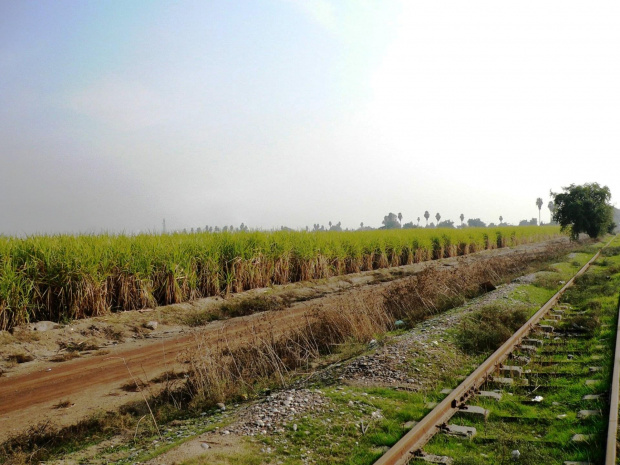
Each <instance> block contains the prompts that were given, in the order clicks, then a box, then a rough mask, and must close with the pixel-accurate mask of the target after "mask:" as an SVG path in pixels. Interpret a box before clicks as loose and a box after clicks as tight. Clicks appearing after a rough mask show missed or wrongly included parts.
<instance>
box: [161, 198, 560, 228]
mask: <svg viewBox="0 0 620 465" xmlns="http://www.w3.org/2000/svg"><path fill="white" fill-rule="evenodd" d="M552 195H555V194H553V193H552ZM535 205H536V207H537V208H538V218H532V219H530V220H527V219H524V220H521V221H519V223H518V224H519V226H537V225H542V224H543V222H542V218H541V210H542V206H543V200H542V198H541V197H538V198H537V199H536V202H535ZM547 208H548V209H549V213H550V222H551V223H556V222H555V220H554V218H555V213H556V205H555V203H554V202H553V201H549V203H548V204H547ZM422 217H423V218H424V220H425V223H424V225H423V226H421V225H420V217H419V216H418V217H417V218H416V219H415V222H414V221H413V220H412V221H408V222H407V223H404V224H403V214H402V213H400V212H399V213H393V212H390V213H388V214H387V215H386V216H384V217H383V221H381V226H380V227H378V228H373V227H372V226H367V225H364V222H361V223H360V226H359V228H352V229H349V228H346V229H343V227H342V222H341V221H338V223H333V222H332V221H329V222H328V223H327V226H325V225H322V224H320V223H315V224H313V225H312V228H310V227H309V226H306V227H305V228H304V229H305V230H306V231H312V232H318V231H354V230H355V231H370V230H374V229H401V228H402V229H415V228H468V227H469V228H486V227H495V226H510V224H509V223H506V222H504V218H503V216H502V215H500V216H499V223H498V224H495V223H489V224H488V225H487V223H485V222H484V221H482V220H481V219H480V218H469V219H467V221H465V215H464V214H463V213H461V214H460V215H459V219H460V220H461V221H460V224H455V222H454V221H452V220H450V219H444V220H443V221H442V216H441V214H440V213H439V212H437V213H435V216H434V218H435V220H436V221H437V223H434V222H432V221H431V222H430V223H429V222H428V220H429V219H430V217H431V214H430V213H429V211H428V210H426V211H425V212H424V214H423V215H422ZM556 224H557V223H556ZM249 230H250V229H249V228H248V226H246V225H245V224H244V223H241V225H240V226H239V227H237V228H235V227H234V226H233V225H230V226H222V227H219V226H208V225H207V226H205V227H204V228H200V227H199V228H196V229H194V228H191V230H190V231H189V233H191V234H194V233H201V232H210V233H217V232H245V231H249ZM280 230H282V231H294V229H293V228H289V227H287V226H281V227H280ZM176 232H178V231H176ZM164 233H165V222H164ZM183 233H186V234H187V233H188V231H187V229H184V230H183Z"/></svg>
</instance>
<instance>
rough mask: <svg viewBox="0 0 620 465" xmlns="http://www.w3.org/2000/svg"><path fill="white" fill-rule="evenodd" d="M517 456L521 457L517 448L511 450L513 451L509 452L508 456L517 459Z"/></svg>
mask: <svg viewBox="0 0 620 465" xmlns="http://www.w3.org/2000/svg"><path fill="white" fill-rule="evenodd" d="M519 457H521V452H519V451H518V450H517V449H515V450H513V451H512V452H511V453H510V458H511V459H512V460H519Z"/></svg>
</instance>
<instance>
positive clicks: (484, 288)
mask: <svg viewBox="0 0 620 465" xmlns="http://www.w3.org/2000/svg"><path fill="white" fill-rule="evenodd" d="M478 288H479V289H480V292H491V291H494V290H495V289H497V288H496V287H495V286H494V285H493V283H492V282H491V281H485V282H483V283H480V285H479V286H478Z"/></svg>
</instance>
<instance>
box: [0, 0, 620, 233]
mask: <svg viewBox="0 0 620 465" xmlns="http://www.w3.org/2000/svg"><path fill="white" fill-rule="evenodd" d="M618 83H620V3H619V2H617V1H599V2H576V1H545V2H540V1H520V2H498V1H485V2H480V1H467V2H463V1H443V2H437V1H425V2H421V1H405V0H403V1H397V0H394V1H387V0H383V1H369V0H348V1H347V0H343V1H336V0H315V1H312V0H308V1H302V0H264V1H250V0H246V1H224V0H222V1H204V0H200V1H181V2H170V1H152V0H148V1H146V0H144V1H139V0H132V1H125V0H121V1H106V2H99V1H94V0H91V1H78V0H71V1H67V0H53V1H52V0H42V1H37V2H34V1H33V2H26V1H18V0H0V233H5V234H24V233H27V234H30V233H35V232H68V231H73V232H99V231H101V230H109V231H123V230H124V231H138V230H155V229H160V228H161V222H162V219H163V218H166V222H167V226H168V228H169V229H182V228H188V229H189V228H190V227H198V226H201V227H204V226H205V225H211V226H214V225H220V226H222V225H224V224H227V225H229V224H234V225H235V226H238V225H239V224H240V223H241V222H245V223H246V224H248V225H250V226H254V227H263V228H271V227H279V226H280V225H287V226H291V227H304V226H306V225H310V226H311V225H312V224H314V223H320V224H325V225H327V223H328V221H333V222H334V223H336V222H338V221H342V225H343V227H357V226H359V223H360V222H361V221H363V222H364V223H365V224H366V225H372V226H380V224H381V220H382V218H383V216H385V215H386V214H387V213H388V212H390V211H392V212H394V213H398V212H402V214H403V216H404V221H405V222H406V221H411V220H413V221H414V222H415V221H416V218H417V217H418V216H419V217H422V216H423V213H424V211H425V210H428V211H429V212H430V213H431V215H432V216H434V215H435V213H437V212H439V213H440V214H441V216H442V219H452V220H454V221H455V222H458V221H459V220H458V216H459V214H460V213H463V214H464V215H465V217H466V218H475V217H480V218H482V219H483V220H484V221H486V222H497V221H498V218H499V216H500V215H503V217H504V220H505V221H508V222H512V223H517V222H518V221H519V220H521V219H526V218H527V219H529V218H532V217H536V216H537V215H538V209H537V207H536V206H535V200H536V198H537V197H542V198H543V201H544V202H545V207H544V209H543V220H546V219H548V210H547V209H546V204H547V202H548V201H549V190H550V189H552V190H554V191H558V190H559V189H560V188H561V187H562V186H567V185H569V184H571V183H578V184H581V183H584V182H599V183H600V184H604V185H607V186H609V187H610V189H611V191H612V194H613V195H614V198H613V199H612V202H616V201H617V196H618V195H620V177H619V171H620V170H619V168H620V161H619V157H618V155H619V153H620V130H619V129H620V85H619V84H618ZM422 222H424V220H423V219H422Z"/></svg>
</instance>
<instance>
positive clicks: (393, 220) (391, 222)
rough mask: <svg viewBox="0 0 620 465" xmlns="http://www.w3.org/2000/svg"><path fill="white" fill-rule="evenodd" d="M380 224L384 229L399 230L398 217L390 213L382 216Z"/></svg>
mask: <svg viewBox="0 0 620 465" xmlns="http://www.w3.org/2000/svg"><path fill="white" fill-rule="evenodd" d="M381 223H382V224H383V228H384V229H400V221H398V216H396V215H395V214H394V213H392V212H390V213H389V214H388V215H387V216H384V217H383V221H382V222H381Z"/></svg>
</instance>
